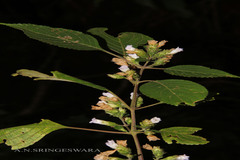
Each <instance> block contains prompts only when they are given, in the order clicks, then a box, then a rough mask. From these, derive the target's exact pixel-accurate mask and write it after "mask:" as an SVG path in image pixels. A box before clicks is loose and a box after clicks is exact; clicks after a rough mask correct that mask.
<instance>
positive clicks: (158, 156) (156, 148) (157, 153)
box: [152, 146, 164, 160]
mask: <svg viewBox="0 0 240 160" xmlns="http://www.w3.org/2000/svg"><path fill="white" fill-rule="evenodd" d="M152 153H153V155H154V157H155V159H156V160H159V159H161V158H162V157H163V155H164V151H163V149H161V148H160V147H159V146H153V149H152Z"/></svg>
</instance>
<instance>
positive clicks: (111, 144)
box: [105, 140, 118, 149]
mask: <svg viewBox="0 0 240 160" xmlns="http://www.w3.org/2000/svg"><path fill="white" fill-rule="evenodd" d="M105 144H106V145H107V146H108V147H110V148H112V149H116V148H117V146H118V144H117V143H116V142H114V140H108V141H107V142H106V143H105Z"/></svg>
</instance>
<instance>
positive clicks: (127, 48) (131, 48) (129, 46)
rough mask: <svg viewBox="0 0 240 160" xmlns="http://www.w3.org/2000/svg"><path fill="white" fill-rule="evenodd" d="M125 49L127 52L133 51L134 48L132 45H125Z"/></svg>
mask: <svg viewBox="0 0 240 160" xmlns="http://www.w3.org/2000/svg"><path fill="white" fill-rule="evenodd" d="M125 49H126V50H127V51H134V50H135V49H136V48H134V47H133V46H132V45H127V46H126V47H125Z"/></svg>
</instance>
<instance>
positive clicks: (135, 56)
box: [128, 53, 139, 59]
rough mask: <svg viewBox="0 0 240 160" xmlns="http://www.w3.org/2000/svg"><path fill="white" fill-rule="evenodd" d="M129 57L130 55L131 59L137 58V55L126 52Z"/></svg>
mask: <svg viewBox="0 0 240 160" xmlns="http://www.w3.org/2000/svg"><path fill="white" fill-rule="evenodd" d="M128 56H129V57H132V58H133V59H137V58H139V56H138V55H137V54H135V53H134V54H128Z"/></svg>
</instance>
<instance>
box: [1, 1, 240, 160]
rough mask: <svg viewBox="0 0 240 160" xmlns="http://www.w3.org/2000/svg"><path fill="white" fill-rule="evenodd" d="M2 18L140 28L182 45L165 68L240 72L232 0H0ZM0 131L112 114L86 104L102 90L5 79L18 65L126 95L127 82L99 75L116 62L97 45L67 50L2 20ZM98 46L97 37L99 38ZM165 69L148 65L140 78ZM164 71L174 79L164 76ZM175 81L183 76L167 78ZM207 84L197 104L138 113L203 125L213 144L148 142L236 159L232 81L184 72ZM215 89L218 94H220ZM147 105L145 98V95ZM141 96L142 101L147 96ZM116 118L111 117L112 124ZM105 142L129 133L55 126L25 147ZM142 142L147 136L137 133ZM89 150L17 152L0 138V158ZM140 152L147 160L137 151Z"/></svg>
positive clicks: (235, 84)
mask: <svg viewBox="0 0 240 160" xmlns="http://www.w3.org/2000/svg"><path fill="white" fill-rule="evenodd" d="M0 6H1V10H0V21H1V22H7V23H34V24H41V25H48V26H51V27H61V28H68V29H74V30H79V31H83V32H85V31H86V30H87V29H89V28H92V27H107V28H109V31H108V33H110V34H113V35H115V36H116V35H117V34H118V33H120V32H126V31H132V32H140V33H143V34H146V35H149V36H151V37H153V38H154V39H156V40H168V41H169V42H168V43H167V45H166V46H165V47H166V48H173V47H177V46H179V47H182V48H184V52H181V53H179V54H177V55H176V56H174V58H173V60H172V61H171V62H170V63H169V64H167V66H172V65H179V64H195V65H204V66H208V67H212V68H217V69H222V70H225V71H227V72H230V73H232V74H236V75H240V74H239V58H240V56H239V51H240V48H239V42H240V41H239V36H240V21H239V19H240V11H239V7H240V3H239V1H237V0H236V1H235V0H121V1H120V0H21V1H13V0H1V1H0ZM0 35H1V37H0V44H1V47H0V78H1V79H0V80H1V81H0V82H1V83H0V86H1V87H0V88H1V92H0V94H1V95H0V97H1V98H0V128H6V127H12V126H16V125H24V124H31V123H35V122H39V121H40V119H51V120H52V121H55V122H58V123H61V124H64V125H69V126H79V127H88V128H99V129H108V128H107V127H104V126H98V125H93V124H91V125H89V123H88V122H89V121H90V120H91V118H92V117H96V118H99V119H105V120H110V119H112V118H111V117H109V116H107V115H105V114H104V113H103V112H101V111H91V110H90V109H91V105H94V104H95V103H96V102H97V101H98V99H97V98H98V97H99V96H100V95H101V92H100V91H98V90H94V89H91V88H87V87H85V86H80V85H77V84H70V83H64V82H48V81H37V82H36V81H32V80H31V79H29V78H24V77H11V74H12V73H14V72H15V71H16V70H17V69H21V68H27V69H33V70H38V71H41V72H44V73H49V71H52V70H58V71H61V72H63V73H67V74H69V75H73V76H76V77H79V78H81V79H84V80H88V81H91V82H94V83H97V84H100V85H103V86H106V87H107V88H109V89H111V90H112V91H114V92H116V93H117V94H118V95H119V96H120V97H122V98H123V99H124V100H126V101H127V102H129V93H130V92H131V90H132V86H131V85H130V84H129V83H128V82H126V81H122V80H113V79H110V78H109V77H107V76H106V74H107V73H115V72H116V71H117V66H116V65H114V64H113V63H112V62H111V58H112V57H111V56H109V55H105V54H103V53H101V52H97V51H90V52H88V51H74V50H68V49H62V48H57V47H55V46H50V45H48V44H44V43H41V42H38V41H35V40H32V39H29V38H28V37H26V36H25V35H24V34H23V33H22V32H20V31H17V30H14V29H11V28H7V27H4V26H0ZM103 45H104V43H103ZM169 77H170V76H168V75H165V74H162V73H161V72H158V71H154V72H152V71H146V72H145V73H144V78H147V79H165V78H169ZM171 78H172V77H171ZM173 78H181V77H173ZM190 80H192V81H195V82H198V83H200V84H202V85H204V86H205V87H207V88H208V89H209V95H210V97H211V96H214V97H215V99H216V100H215V101H210V102H207V103H200V104H199V105H198V106H196V107H189V106H181V107H174V106H168V105H161V106H156V107H152V108H148V109H146V110H141V111H138V113H137V114H138V116H137V119H138V120H139V121H140V120H143V119H145V118H152V117H154V116H159V117H161V118H162V122H161V123H160V124H159V125H158V126H157V127H156V128H157V129H160V128H164V127H171V126H192V127H201V128H203V130H202V131H200V132H199V133H198V134H199V135H201V136H204V137H206V138H207V139H208V140H210V141H211V143H209V144H207V145H204V146H183V145H176V144H173V145H167V144H165V143H164V142H155V143H153V144H154V145H160V146H161V147H162V148H164V149H165V151H166V152H167V155H171V154H184V153H185V154H187V155H189V156H190V157H191V160H203V159H204V160H226V159H229V160H230V159H236V158H237V157H238V156H239V155H238V151H237V149H239V147H240V140H239V123H238V121H239V118H238V116H239V113H240V109H239V104H240V100H239V89H240V88H239V86H240V85H239V80H238V79H227V78H217V79H194V78H192V79H190ZM218 93H220V94H219V95H218ZM151 102H152V101H151ZM151 102H150V100H149V99H147V100H146V101H145V104H149V103H151ZM116 122H118V121H116ZM109 139H128V140H129V142H128V143H129V144H130V146H132V143H133V141H132V139H131V137H128V136H119V135H117V136H116V135H111V134H103V133H95V132H86V131H76V130H59V131H56V132H54V133H51V134H49V135H48V136H46V137H45V138H44V139H42V140H41V141H39V142H37V143H36V144H34V145H33V146H31V147H30V148H82V149H83V148H95V149H100V150H101V151H105V150H108V149H109V148H108V147H106V146H105V144H104V143H105V142H106V141H107V140H109ZM140 140H141V143H142V144H145V143H146V142H147V140H146V138H145V137H144V136H140ZM95 154H96V153H18V152H14V151H11V150H10V147H8V146H6V145H4V144H1V145H0V158H1V159H9V160H10V159H16V158H18V159H19V160H30V159H31V160H40V159H41V160H55V159H56V160H59V159H64V160H70V159H71V160H73V159H83V160H85V159H92V158H91V157H93V156H94V155H95ZM144 154H145V158H146V159H152V158H151V154H150V153H149V152H148V151H144Z"/></svg>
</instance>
